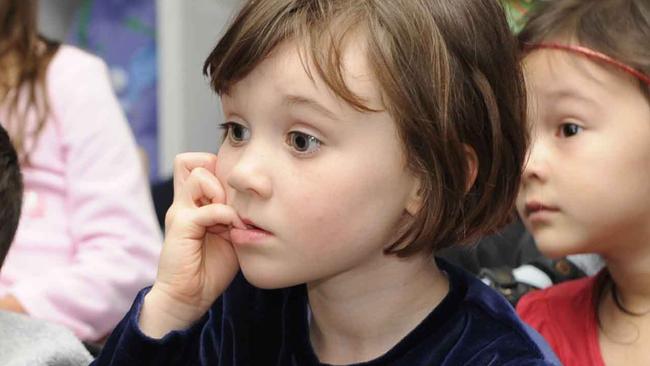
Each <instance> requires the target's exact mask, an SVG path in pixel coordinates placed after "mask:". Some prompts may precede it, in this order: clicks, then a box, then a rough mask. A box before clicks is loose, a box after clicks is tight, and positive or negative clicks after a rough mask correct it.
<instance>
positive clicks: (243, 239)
mask: <svg viewBox="0 0 650 366" xmlns="http://www.w3.org/2000/svg"><path fill="white" fill-rule="evenodd" d="M242 222H243V223H244V225H246V228H245V229H239V228H231V229H230V240H231V241H232V242H233V243H234V244H236V245H244V244H257V243H261V242H263V241H265V240H267V239H268V238H270V237H271V236H273V234H272V233H270V232H268V231H266V230H264V229H263V228H261V227H259V226H257V225H255V223H254V222H253V221H251V220H249V219H245V218H244V219H242Z"/></svg>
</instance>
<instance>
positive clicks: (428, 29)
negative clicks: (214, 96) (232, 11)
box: [203, 0, 528, 256]
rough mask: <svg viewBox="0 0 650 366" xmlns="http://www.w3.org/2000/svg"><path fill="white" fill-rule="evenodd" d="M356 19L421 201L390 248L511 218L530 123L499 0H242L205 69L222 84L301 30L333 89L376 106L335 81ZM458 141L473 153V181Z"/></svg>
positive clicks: (447, 237) (420, 244) (450, 238)
mask: <svg viewBox="0 0 650 366" xmlns="http://www.w3.org/2000/svg"><path fill="white" fill-rule="evenodd" d="M344 11H347V12H345V14H343V13H344ZM333 23H336V29H333V26H332V24H333ZM352 31H357V32H359V33H360V34H361V35H363V36H364V37H365V40H366V42H367V50H368V55H367V57H368V60H369V62H370V64H371V67H372V68H373V72H374V75H375V77H377V79H378V82H379V84H380V85H381V87H382V91H383V96H384V102H385V105H386V109H387V111H388V112H389V113H390V114H391V116H392V117H393V118H394V120H395V121H396V123H397V126H398V130H399V134H400V138H401V139H402V142H403V145H404V151H405V155H406V158H407V162H408V164H409V168H410V169H411V170H412V171H413V172H414V173H415V174H418V176H419V177H420V178H421V179H422V185H423V187H422V195H423V202H424V205H423V207H422V209H421V210H420V212H419V213H418V214H417V215H416V217H415V218H414V220H413V221H412V222H411V223H410V224H409V225H408V226H407V228H406V229H405V230H404V232H403V235H402V236H401V237H400V238H399V239H398V240H397V241H396V242H395V243H394V245H393V246H391V247H390V248H388V249H387V252H388V253H394V254H397V255H399V256H408V255H411V254H414V253H416V252H420V251H422V250H428V251H429V252H435V251H437V250H439V249H442V248H445V247H448V246H451V245H453V244H456V243H466V242H470V241H472V240H475V239H477V238H478V237H480V236H481V235H484V234H487V233H491V232H494V231H496V230H497V229H499V228H501V227H502V226H503V225H505V224H506V223H508V222H509V221H510V220H511V219H512V213H513V206H514V201H515V198H516V194H517V190H518V187H519V183H520V179H521V171H522V167H523V163H524V159H525V154H526V149H527V145H528V135H527V130H526V126H525V111H526V104H525V103H526V99H525V87H524V83H523V76H522V72H521V68H520V65H519V60H518V55H517V43H516V39H515V37H514V36H513V35H512V34H511V32H510V31H509V28H508V26H507V21H506V18H505V14H504V11H503V9H502V8H501V5H500V4H499V2H497V1H493V0H458V1H453V2H449V1H442V0H390V1H380V0H359V1H357V2H347V1H322V0H321V1H319V0H312V1H305V0H303V1H298V0H295V1H291V0H270V1H262V2H259V1H248V2H247V3H246V4H245V5H244V6H243V8H242V9H241V11H240V12H239V13H238V15H237V16H236V17H235V19H234V21H233V23H232V24H231V26H230V27H229V28H228V30H227V31H226V33H225V34H224V36H223V37H222V39H221V40H220V41H219V43H218V44H217V45H216V47H215V48H214V50H213V51H212V53H211V54H210V55H209V56H208V58H207V59H206V61H205V64H204V68H203V71H204V73H205V74H206V75H207V76H208V77H209V78H210V79H211V85H212V87H213V89H214V90H215V91H216V92H217V93H219V94H223V93H227V92H228V89H229V87H230V86H231V85H232V84H234V83H236V82H237V81H239V80H241V79H242V78H244V77H245V76H246V75H248V73H249V72H251V71H252V70H253V69H254V68H255V67H256V66H257V65H258V64H259V63H260V62H261V61H262V60H264V59H265V58H266V57H268V55H269V54H270V53H271V52H272V50H273V49H274V48H275V47H276V46H277V45H279V44H280V43H282V42H284V41H286V40H289V39H297V40H299V41H301V42H304V44H303V51H305V53H306V56H307V57H309V59H310V60H311V61H312V62H313V64H314V65H313V66H314V68H315V69H316V71H317V72H318V74H319V76H321V77H322V78H323V80H324V81H325V82H326V83H327V84H328V86H329V87H330V88H332V90H334V91H335V93H337V94H338V95H339V97H341V98H342V99H343V100H345V101H347V102H348V103H350V104H351V105H352V106H354V107H355V108H357V109H359V110H362V111H368V112H372V110H371V109H370V108H368V107H366V106H365V105H364V101H363V100H361V99H360V98H358V97H357V96H355V95H354V94H353V93H352V92H351V91H350V90H349V89H348V88H347V87H346V86H345V83H344V81H343V76H342V72H343V71H342V67H341V64H340V55H341V49H340V46H341V44H342V43H343V42H344V38H345V35H346V34H347V33H350V32H352ZM468 40H471V42H470V41H468ZM306 71H307V72H308V74H309V73H310V71H309V70H306ZM310 75H311V74H310ZM425 76H428V77H426V78H425ZM466 146H470V147H471V148H472V149H474V150H475V152H476V154H477V157H478V160H479V170H478V174H477V178H476V181H475V183H474V185H473V186H472V187H471V188H470V189H469V191H468V190H467V182H468V180H469V170H468V165H467V161H466V156H465V147H466ZM405 244H408V245H405Z"/></svg>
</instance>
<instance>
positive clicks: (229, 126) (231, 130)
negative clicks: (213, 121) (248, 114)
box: [221, 122, 251, 145]
mask: <svg viewBox="0 0 650 366" xmlns="http://www.w3.org/2000/svg"><path fill="white" fill-rule="evenodd" d="M221 128H222V129H224V130H225V134H224V138H227V139H228V140H229V141H230V143H231V144H233V145H241V144H242V143H244V142H246V141H248V140H249V139H250V138H251V132H250V130H249V129H248V128H246V127H244V126H242V125H240V124H239V123H235V122H226V123H224V124H222V125H221Z"/></svg>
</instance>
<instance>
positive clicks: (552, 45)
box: [517, 0, 650, 366]
mask: <svg viewBox="0 0 650 366" xmlns="http://www.w3.org/2000/svg"><path fill="white" fill-rule="evenodd" d="M648 35H650V2H648V1H646V0H616V1H614V0H612V1H582V0H562V1H552V2H549V3H548V5H547V6H546V7H544V8H543V9H541V10H540V12H539V13H538V14H537V15H535V16H534V17H533V18H532V19H531V21H530V23H529V24H528V25H527V27H526V28H525V29H524V31H523V32H522V33H521V35H520V37H521V40H522V41H523V45H524V47H526V50H527V54H526V56H525V59H524V61H525V71H526V80H527V82H528V83H529V87H530V91H531V94H532V98H531V108H530V113H531V114H530V121H531V124H532V128H533V136H534V141H533V143H532V145H531V146H532V147H531V151H530V157H529V161H528V163H527V165H526V169H525V174H524V179H523V185H522V189H521V194H520V196H519V199H518V205H517V206H518V209H519V213H520V214H521V216H522V217H523V219H524V221H525V222H526V225H527V227H528V228H529V229H530V230H531V232H532V233H533V235H534V237H535V240H536V242H537V243H538V245H539V247H540V249H541V250H542V251H543V252H544V253H545V254H547V255H549V256H554V257H557V256H563V255H567V254H575V253H598V254H600V255H601V256H602V257H603V258H604V259H605V261H606V264H607V266H606V268H605V269H604V270H603V271H602V272H601V273H599V274H598V275H597V276H594V277H590V278H585V279H581V280H577V281H573V282H569V283H566V284H562V285H558V286H556V287H553V288H550V289H548V290H545V291H541V292H537V293H533V294H530V295H529V296H527V297H524V298H523V299H522V300H521V302H520V304H519V306H518V311H519V314H520V315H521V316H522V317H523V319H524V320H526V321H527V322H529V323H530V324H531V325H532V326H533V327H535V328H536V329H537V330H539V331H540V332H541V333H542V335H544V336H545V337H546V339H547V340H548V341H549V342H550V343H551V345H552V347H553V348H554V350H555V351H556V352H557V354H558V356H559V357H560V359H561V361H562V362H563V363H564V364H565V365H569V366H570V365H596V366H598V365H648V364H650V352H648V348H649V347H650V184H649V183H650V53H648V48H647V45H648Z"/></svg>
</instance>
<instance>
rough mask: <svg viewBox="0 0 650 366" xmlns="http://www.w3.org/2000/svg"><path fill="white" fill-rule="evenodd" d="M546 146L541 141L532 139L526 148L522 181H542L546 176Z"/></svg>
mask: <svg viewBox="0 0 650 366" xmlns="http://www.w3.org/2000/svg"><path fill="white" fill-rule="evenodd" d="M547 161H548V148H547V147H546V146H545V144H544V142H543V141H540V140H534V141H533V142H532V143H531V145H530V148H529V150H528V156H527V159H526V165H525V166H524V174H523V175H524V176H523V180H524V183H526V182H528V181H531V180H538V181H544V180H546V178H547V173H548V172H547Z"/></svg>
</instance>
